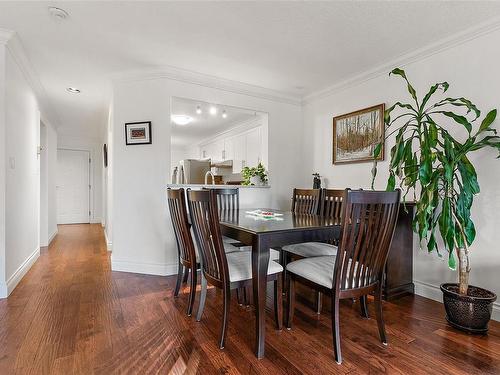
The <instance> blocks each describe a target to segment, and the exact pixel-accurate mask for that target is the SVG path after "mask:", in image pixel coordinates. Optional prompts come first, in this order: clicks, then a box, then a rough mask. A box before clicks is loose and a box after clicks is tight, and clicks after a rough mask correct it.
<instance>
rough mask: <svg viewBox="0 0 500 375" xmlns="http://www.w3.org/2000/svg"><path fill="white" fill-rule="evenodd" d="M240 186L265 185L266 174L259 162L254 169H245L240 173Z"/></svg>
mask: <svg viewBox="0 0 500 375" xmlns="http://www.w3.org/2000/svg"><path fill="white" fill-rule="evenodd" d="M241 175H242V176H243V182H242V185H246V186H249V185H254V186H264V185H267V172H266V168H265V167H264V165H262V163H261V162H259V164H257V166H256V167H251V168H250V167H245V168H243V169H242V171H241Z"/></svg>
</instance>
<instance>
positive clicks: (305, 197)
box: [292, 188, 321, 215]
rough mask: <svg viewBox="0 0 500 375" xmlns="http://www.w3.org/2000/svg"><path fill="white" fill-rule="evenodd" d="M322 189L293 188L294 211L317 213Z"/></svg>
mask: <svg viewBox="0 0 500 375" xmlns="http://www.w3.org/2000/svg"><path fill="white" fill-rule="evenodd" d="M320 199H321V189H297V188H294V189H293V195H292V212H295V213H298V214H310V215H317V214H318V213H319V201H320Z"/></svg>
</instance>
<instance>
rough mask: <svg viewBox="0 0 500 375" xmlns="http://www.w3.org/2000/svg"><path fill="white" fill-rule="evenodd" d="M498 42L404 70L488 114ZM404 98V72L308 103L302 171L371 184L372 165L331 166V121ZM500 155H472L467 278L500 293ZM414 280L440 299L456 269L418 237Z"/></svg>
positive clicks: (499, 80) (496, 35)
mask: <svg viewBox="0 0 500 375" xmlns="http://www.w3.org/2000/svg"><path fill="white" fill-rule="evenodd" d="M499 40H500V31H496V32H493V33H490V34H488V35H484V36H481V37H479V38H477V39H473V40H471V41H468V42H466V43H463V44H461V45H458V46H456V47H453V48H450V49H447V50H443V51H441V52H439V53H436V54H434V55H432V56H430V57H427V58H425V59H421V60H419V61H416V62H414V63H411V64H409V65H408V66H406V67H404V69H405V70H406V73H407V75H408V77H409V78H410V80H411V82H413V83H414V86H415V88H416V90H417V92H418V93H419V95H420V96H421V97H422V96H423V95H425V93H426V92H427V90H428V88H429V87H430V86H431V85H432V84H434V83H436V82H442V81H447V82H449V83H450V85H451V87H450V89H449V92H448V93H447V95H449V96H465V97H467V98H469V99H471V100H472V101H473V102H475V103H476V104H477V105H478V107H479V108H480V109H482V110H483V114H486V113H487V111H489V110H490V109H492V108H498V107H500V94H499V92H498V87H500V74H498V61H499V59H500V49H499V48H498V45H499V44H498V42H499ZM407 97H408V94H407V93H406V88H405V85H404V84H403V81H402V80H401V79H399V77H388V76H387V75H383V76H378V77H375V78H372V79H370V80H368V81H365V82H362V83H359V84H357V85H355V86H351V87H348V88H345V89H343V90H342V91H339V92H336V93H332V94H331V95H329V96H327V97H323V98H319V99H315V100H313V101H312V102H309V103H307V104H306V105H305V106H304V110H303V116H304V133H303V139H304V145H303V155H304V156H305V157H307V159H306V161H305V162H306V164H305V172H306V173H304V175H305V176H307V177H309V174H311V173H313V172H319V173H320V174H321V175H322V176H324V177H325V179H326V181H327V185H328V186H329V187H338V188H344V187H353V188H358V187H363V188H369V186H370V179H371V177H370V169H371V167H372V165H371V163H365V164H349V165H336V166H333V165H332V160H331V159H332V118H333V116H336V115H341V114H343V113H348V112H351V111H354V110H357V109H361V108H364V107H368V106H371V105H375V104H379V103H386V104H392V103H394V102H395V101H397V100H400V99H401V100H402V99H406V98H407ZM499 123H500V122H499V121H498V120H497V122H496V124H495V125H494V126H495V128H496V129H498V130H500V125H499ZM460 130H461V128H460V126H457V125H454V124H450V131H451V132H452V133H453V134H456V133H457V131H460ZM392 145H393V140H390V141H389V142H388V144H387V149H386V150H387V152H388V151H389V149H390V147H392ZM497 154H498V153H497V152H495V151H494V150H487V151H484V152H483V151H481V152H477V153H476V154H474V155H473V157H472V158H471V161H472V162H473V163H474V164H475V166H476V168H477V173H478V179H479V183H480V185H481V189H482V191H481V193H480V194H479V196H478V197H477V198H476V200H475V205H474V207H473V219H474V221H475V224H476V228H477V238H476V241H475V243H474V244H473V246H472V247H471V263H472V273H471V280H470V281H471V284H472V285H478V286H482V287H485V288H487V289H490V290H492V291H494V292H495V293H497V294H500V273H499V269H500V251H499V250H500V249H499V246H498V240H497V233H498V228H500V216H498V215H497V212H499V211H500V188H499V181H500V179H499V176H500V161H499V160H497V159H495V158H496V156H497ZM386 155H388V153H387V154H386ZM387 158H388V157H387V156H386V160H387ZM387 168H388V163H387V161H386V162H383V163H379V176H378V178H377V184H376V187H377V188H385V184H386V181H387V175H388V173H387ZM414 281H415V284H416V289H417V293H419V294H421V295H424V296H427V297H430V298H434V299H437V300H441V298H442V297H441V292H440V291H439V284H440V283H442V282H446V281H456V273H455V272H453V271H451V270H449V269H448V267H447V259H443V260H441V259H438V258H437V257H436V256H435V255H433V254H432V255H429V254H427V252H426V251H425V250H422V251H421V250H419V249H418V243H417V242H416V241H415V246H414ZM499 308H500V305H499V304H498V303H497V304H496V306H495V309H496V312H495V313H494V316H495V317H496V319H500V309H499Z"/></svg>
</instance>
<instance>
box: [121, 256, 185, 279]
mask: <svg viewBox="0 0 500 375" xmlns="http://www.w3.org/2000/svg"><path fill="white" fill-rule="evenodd" d="M178 267H179V266H178V264H177V263H144V262H132V261H128V260H121V259H113V255H111V270H112V271H119V272H132V273H141V274H145V275H156V276H170V275H177V271H178V269H179V268H178Z"/></svg>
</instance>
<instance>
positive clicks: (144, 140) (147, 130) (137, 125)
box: [125, 121, 151, 145]
mask: <svg viewBox="0 0 500 375" xmlns="http://www.w3.org/2000/svg"><path fill="white" fill-rule="evenodd" d="M150 143H151V121H143V122H127V123H126V124H125V144H126V145H145V144H150Z"/></svg>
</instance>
